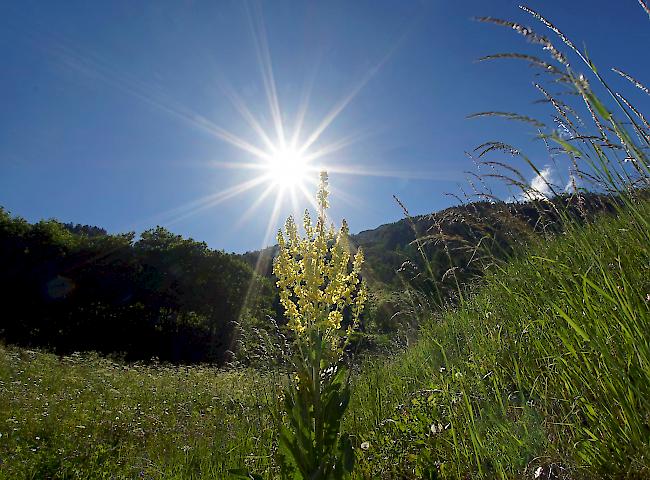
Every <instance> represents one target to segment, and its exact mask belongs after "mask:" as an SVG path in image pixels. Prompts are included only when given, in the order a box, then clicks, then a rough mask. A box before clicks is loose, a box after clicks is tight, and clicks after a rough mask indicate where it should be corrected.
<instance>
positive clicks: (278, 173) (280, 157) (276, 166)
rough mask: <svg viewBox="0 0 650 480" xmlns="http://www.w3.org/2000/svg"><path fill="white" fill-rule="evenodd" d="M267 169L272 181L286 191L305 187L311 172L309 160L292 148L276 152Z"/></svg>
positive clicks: (279, 149)
mask: <svg viewBox="0 0 650 480" xmlns="http://www.w3.org/2000/svg"><path fill="white" fill-rule="evenodd" d="M266 168H267V170H268V172H267V173H268V176H269V178H270V180H271V181H272V182H273V183H274V184H275V185H277V186H278V187H280V188H285V189H286V188H295V187H300V186H301V185H303V183H304V182H305V180H306V179H307V174H308V172H309V167H308V162H307V158H306V157H305V156H304V155H303V154H302V153H301V152H300V151H299V150H298V149H296V148H292V147H285V148H278V149H276V150H274V152H273V153H272V154H271V155H270V158H269V161H268V165H267V166H266Z"/></svg>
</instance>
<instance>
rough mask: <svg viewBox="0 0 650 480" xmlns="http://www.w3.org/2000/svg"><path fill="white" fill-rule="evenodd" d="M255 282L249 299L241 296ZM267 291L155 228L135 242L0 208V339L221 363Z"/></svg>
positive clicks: (230, 262) (203, 250)
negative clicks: (32, 219) (31, 218)
mask: <svg viewBox="0 0 650 480" xmlns="http://www.w3.org/2000/svg"><path fill="white" fill-rule="evenodd" d="M253 281H254V287H255V288H254V295H248V293H249V292H250V285H251V282H253ZM274 297H275V293H274V289H273V288H272V284H271V282H270V281H269V280H268V279H265V278H261V277H260V276H258V275H255V274H254V272H253V270H252V269H251V268H250V266H249V265H247V264H246V263H245V262H244V261H243V260H241V259H240V258H239V257H238V256H236V255H234V254H226V253H224V252H223V251H217V250H211V249H210V248H208V246H207V245H206V244H205V243H203V242H198V241H195V240H193V239H186V238H183V237H182V236H180V235H175V234H173V233H172V232H170V231H168V230H166V229H165V228H162V227H157V228H155V229H151V230H147V231H146V232H144V233H142V234H141V235H140V237H139V238H137V239H136V236H135V234H134V233H133V232H131V233H126V234H117V235H111V234H107V233H106V231H105V230H103V229H101V228H98V227H90V226H83V225H71V224H63V223H61V222H58V221H56V220H47V221H40V222H38V223H34V224H30V223H28V222H27V221H25V220H24V219H22V218H18V217H12V216H11V215H10V214H9V213H8V212H7V211H6V210H4V209H2V207H0V301H2V310H3V312H2V315H0V338H2V339H3V340H4V341H6V342H8V343H14V344H19V345H24V346H33V347H43V348H47V349H49V350H52V351H55V352H57V353H61V354H65V353H70V352H73V351H84V350H94V351H98V352H101V353H105V354H118V355H119V356H122V357H124V358H126V359H128V360H149V359H151V358H152V357H157V358H159V359H160V360H165V361H173V362H199V361H210V362H219V363H221V362H224V361H227V360H229V358H230V356H231V351H232V350H233V349H234V348H235V345H236V338H235V337H236V335H237V332H238V327H237V325H238V322H241V321H246V320H247V319H248V318H257V317H260V318H263V317H264V316H265V315H267V314H273V303H274Z"/></svg>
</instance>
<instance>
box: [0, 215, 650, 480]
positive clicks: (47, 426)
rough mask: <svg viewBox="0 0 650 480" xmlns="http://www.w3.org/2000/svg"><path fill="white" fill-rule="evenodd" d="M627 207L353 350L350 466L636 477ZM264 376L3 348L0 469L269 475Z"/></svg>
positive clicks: (631, 234) (638, 219)
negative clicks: (411, 334) (359, 357)
mask: <svg viewBox="0 0 650 480" xmlns="http://www.w3.org/2000/svg"><path fill="white" fill-rule="evenodd" d="M634 212H635V213H631V211H629V209H628V210H627V211H626V213H625V212H621V213H620V214H618V215H617V216H616V217H610V218H606V219H602V220H601V221H599V222H596V223H595V224H593V225H590V226H587V227H574V228H572V229H570V230H569V231H567V232H565V233H564V234H562V235H560V236H558V238H556V239H554V240H552V241H548V242H542V241H540V242H539V244H538V245H534V246H531V247H530V249H529V250H528V251H527V252H522V253H521V254H520V255H519V256H518V257H517V258H516V259H514V260H513V261H511V262H510V263H508V264H507V265H505V266H503V267H501V268H498V269H495V271H493V272H492V273H491V274H489V275H488V276H487V277H486V278H485V280H484V281H483V285H481V286H480V287H477V288H475V289H473V291H472V292H471V294H470V295H469V297H468V298H467V299H466V300H465V301H464V302H463V303H462V305H460V306H459V307H457V308H455V309H450V310H449V311H447V312H446V313H444V314H441V315H435V316H431V318H430V320H429V321H428V322H427V323H426V324H425V325H423V326H422V328H421V332H420V339H419V341H418V342H417V343H416V344H415V345H413V346H411V347H410V348H408V349H406V350H405V351H403V352H401V353H399V354H396V355H395V356H393V357H389V358H386V357H378V358H374V359H369V360H366V361H365V363H364V364H363V365H362V366H360V368H359V372H358V373H357V374H356V375H355V377H354V380H353V383H354V388H353V392H354V393H353V401H352V404H351V407H350V409H349V411H348V413H347V416H346V418H345V426H344V430H345V431H347V432H350V433H351V434H352V436H353V441H354V446H355V450H356V453H357V462H358V464H357V469H356V474H355V476H356V477H357V478H422V477H423V476H424V478H435V476H434V475H435V472H441V473H442V474H443V475H444V476H445V477H447V476H449V477H451V478H465V477H466V476H467V475H470V476H472V477H474V476H484V477H485V478H493V477H497V476H504V477H505V476H507V477H511V478H517V476H518V475H521V476H522V478H523V477H525V476H527V475H529V474H531V472H532V471H533V470H535V469H537V468H539V467H542V468H544V469H547V470H548V469H555V471H566V472H569V473H570V476H571V478H599V477H602V478H609V477H612V476H613V477H618V478H645V477H646V476H650V460H649V459H650V441H649V439H650V426H649V422H650V329H648V328H647V327H648V325H649V324H650V301H649V297H648V295H649V294H650V231H649V230H648V229H647V224H646V223H645V221H644V219H646V218H650V206H649V205H648V203H640V204H637V205H635V208H634ZM281 381H282V379H281V377H276V378H273V377H271V376H269V375H266V376H264V375H262V374H260V373H257V372H255V371H253V370H229V371H225V370H217V369H214V368H209V367H199V366H194V367H175V366H167V365H148V366H144V365H137V364H136V365H133V364H131V365H127V364H122V363H115V362H111V361H109V360H106V359H102V358H100V357H98V356H92V355H73V356H67V357H62V358H60V357H57V356H55V355H52V354H47V353H41V352H34V351H28V350H24V349H17V348H12V347H2V349H1V350H0V433H1V435H2V437H1V440H2V441H1V442H0V459H1V461H2V463H1V464H0V465H1V468H0V472H1V473H0V476H1V477H2V478H7V479H22V478H34V479H40V478H224V476H225V475H226V473H225V472H226V471H227V469H229V468H235V467H239V466H243V465H245V466H247V467H248V468H251V469H253V470H255V471H258V472H264V473H266V474H269V475H270V474H272V473H273V472H274V471H275V470H274V465H275V464H274V459H273V452H274V447H275V444H276V435H275V431H276V428H275V424H274V421H273V418H272V416H271V413H270V412H277V411H278V408H279V407H278V404H277V400H276V399H277V397H278V393H279V390H278V387H277V385H278V384H279V383H280V382H281ZM366 442H367V443H366ZM362 444H363V447H364V448H361V446H362ZM366 447H367V448H366Z"/></svg>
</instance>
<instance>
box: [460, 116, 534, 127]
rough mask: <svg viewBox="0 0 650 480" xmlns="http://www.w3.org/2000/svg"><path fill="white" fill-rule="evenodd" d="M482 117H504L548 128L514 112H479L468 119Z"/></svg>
mask: <svg viewBox="0 0 650 480" xmlns="http://www.w3.org/2000/svg"><path fill="white" fill-rule="evenodd" d="M480 117H503V118H507V119H508V120H516V121H519V122H525V123H530V124H531V125H535V126H536V127H539V128H544V127H546V125H545V124H544V123H542V122H540V121H539V120H536V119H534V118H531V117H527V116H526V115H519V114H518V113H512V112H479V113H473V114H471V115H468V116H467V118H480Z"/></svg>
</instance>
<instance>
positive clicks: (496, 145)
mask: <svg viewBox="0 0 650 480" xmlns="http://www.w3.org/2000/svg"><path fill="white" fill-rule="evenodd" d="M493 150H497V151H499V152H505V153H509V154H510V155H512V156H513V157H515V156H517V155H519V154H520V153H521V152H519V150H518V149H516V148H515V147H513V146H512V145H509V144H507V143H503V142H485V143H482V144H481V145H479V146H478V147H476V148H475V149H474V151H475V152H479V154H478V158H481V157H483V156H484V155H485V154H487V153H489V152H491V151H493Z"/></svg>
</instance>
